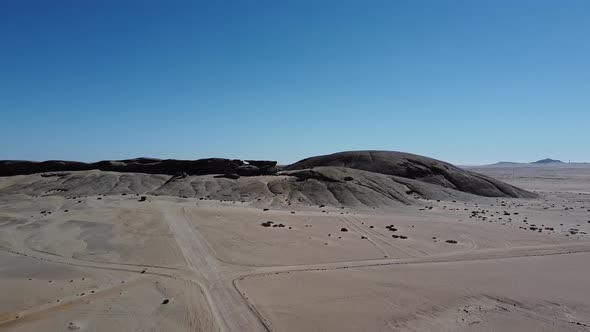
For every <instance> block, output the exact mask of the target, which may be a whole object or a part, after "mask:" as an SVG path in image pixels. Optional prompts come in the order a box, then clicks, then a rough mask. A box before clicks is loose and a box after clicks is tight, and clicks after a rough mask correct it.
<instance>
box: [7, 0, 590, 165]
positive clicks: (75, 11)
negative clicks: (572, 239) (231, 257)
mask: <svg viewBox="0 0 590 332" xmlns="http://www.w3.org/2000/svg"><path fill="white" fill-rule="evenodd" d="M221 3H223V4H221ZM0 42H1V44H0V115H1V117H0V159H29V160H45V159H68V160H83V161H95V160H101V159H117V158H129V157H137V156H152V157H159V158H181V159H197V158H204V157H229V158H242V159H248V158H267V159H275V160H279V161H280V162H282V163H287V162H293V161H296V160H298V159H301V158H304V157H307V156H311V155H317V154H325V153H332V152H337V151H342V150H361V149H383V150H399V151H406V152H412V153H417V154H422V155H427V156H431V157H435V158H439V159H443V160H447V161H450V162H453V163H458V164H481V163H488V162H495V161H499V160H512V161H531V160H536V159H540V158H545V157H552V158H558V159H565V160H569V159H571V160H577V161H590V1H586V0H571V1H570V0H568V1H561V0H555V1H543V0H529V1H525V0H523V1H514V0H495V1H484V0H482V1H479V0H477V1H473V0H465V1H440V0H432V1H421V0H418V1H413V0H407V1H361V0H359V1H343V0H338V1H305V0H293V1H275V0H273V1H207V2H204V1H203V2H198V1H105V0H101V1H98V0H97V1H79V0H76V1H59V0H55V1H46V0H44V1H28V0H23V1H18V0H6V1H1V2H0Z"/></svg>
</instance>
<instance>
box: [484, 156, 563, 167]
mask: <svg viewBox="0 0 590 332" xmlns="http://www.w3.org/2000/svg"><path fill="white" fill-rule="evenodd" d="M554 164H567V163H565V162H563V161H561V160H558V159H551V158H545V159H541V160H537V161H532V162H530V163H519V162H515V161H500V162H497V163H494V164H490V165H483V166H525V165H554Z"/></svg>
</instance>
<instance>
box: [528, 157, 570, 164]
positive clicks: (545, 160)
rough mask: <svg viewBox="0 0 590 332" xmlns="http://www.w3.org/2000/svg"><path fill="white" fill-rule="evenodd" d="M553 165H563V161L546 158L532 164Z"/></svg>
mask: <svg viewBox="0 0 590 332" xmlns="http://www.w3.org/2000/svg"><path fill="white" fill-rule="evenodd" d="M553 163H560V164H563V161H561V160H556V159H551V158H545V159H541V160H537V161H533V162H532V163H531V164H553Z"/></svg>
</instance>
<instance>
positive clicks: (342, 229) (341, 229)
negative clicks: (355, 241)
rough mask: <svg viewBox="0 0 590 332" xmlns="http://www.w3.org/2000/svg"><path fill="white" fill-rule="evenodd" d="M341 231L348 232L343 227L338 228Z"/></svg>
mask: <svg viewBox="0 0 590 332" xmlns="http://www.w3.org/2000/svg"><path fill="white" fill-rule="evenodd" d="M340 231H341V232H348V229H346V228H345V227H342V228H340Z"/></svg>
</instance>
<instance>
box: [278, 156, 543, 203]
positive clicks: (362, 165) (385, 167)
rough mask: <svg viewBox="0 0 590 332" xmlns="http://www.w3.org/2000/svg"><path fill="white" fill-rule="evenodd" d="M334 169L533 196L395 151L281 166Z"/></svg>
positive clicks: (482, 192)
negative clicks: (346, 169) (344, 168)
mask: <svg viewBox="0 0 590 332" xmlns="http://www.w3.org/2000/svg"><path fill="white" fill-rule="evenodd" d="M318 166H324V167H326V166H332V167H334V166H337V167H346V168H352V169H359V170H364V171H369V172H373V173H378V174H385V175H393V176H397V177H400V178H406V179H413V180H418V181H421V182H425V183H431V184H435V185H439V186H442V187H446V188H451V189H455V190H459V191H463V192H468V193H471V194H475V195H479V196H488V197H529V198H532V197H536V195H535V194H533V193H530V192H528V191H526V190H522V189H520V188H517V187H514V186H511V185H509V184H506V183H504V182H501V181H498V180H495V179H492V178H490V177H487V176H485V175H481V174H478V173H475V172H471V171H468V170H464V169H461V168H459V167H456V166H454V165H451V164H449V163H446V162H443V161H440V160H436V159H432V158H427V157H423V156H418V155H414V154H410V153H403V152H395V151H349V152H340V153H334V154H330V155H325V156H317V157H311V158H307V159H303V160H301V161H298V162H296V163H294V164H291V165H288V166H286V167H285V169H286V170H304V169H311V168H314V167H318Z"/></svg>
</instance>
